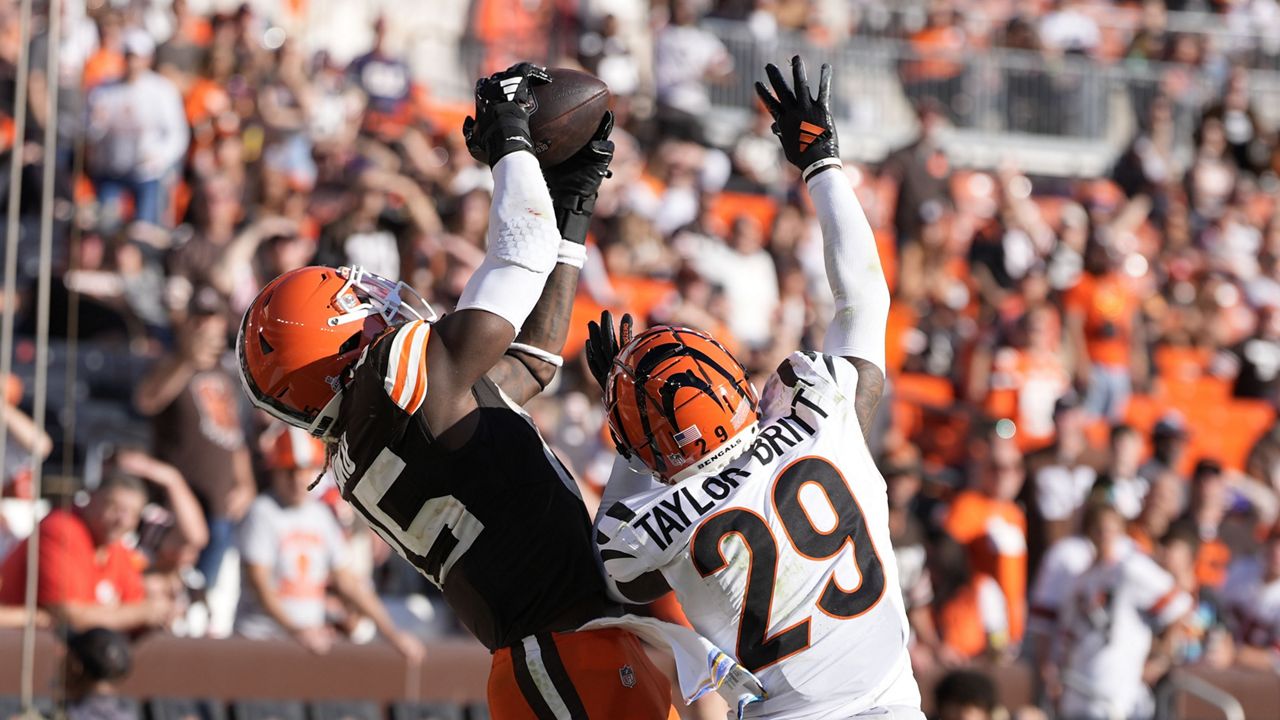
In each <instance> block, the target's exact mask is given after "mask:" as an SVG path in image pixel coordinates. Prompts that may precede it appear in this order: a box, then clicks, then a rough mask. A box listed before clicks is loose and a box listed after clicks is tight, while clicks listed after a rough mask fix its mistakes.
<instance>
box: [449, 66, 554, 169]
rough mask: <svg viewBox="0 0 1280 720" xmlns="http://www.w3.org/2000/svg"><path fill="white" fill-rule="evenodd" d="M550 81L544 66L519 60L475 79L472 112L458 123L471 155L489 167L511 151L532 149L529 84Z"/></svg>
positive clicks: (532, 104) (532, 107) (531, 109)
mask: <svg viewBox="0 0 1280 720" xmlns="http://www.w3.org/2000/svg"><path fill="white" fill-rule="evenodd" d="M549 82H551V76H550V75H548V74H547V69H546V68H544V67H540V66H538V65H534V64H532V63H527V62H522V63H519V64H516V65H512V66H511V67H509V68H507V69H506V70H503V71H502V72H498V73H494V74H492V75H490V76H489V77H487V78H481V79H480V80H477V81H476V116H475V117H474V118H472V117H470V116H468V117H467V119H466V120H465V121H463V123H462V136H463V137H465V138H466V139H467V150H468V151H469V152H470V153H471V157H473V158H475V159H476V160H479V161H480V162H482V163H488V165H489V167H493V166H494V165H496V164H497V163H498V161H499V160H501V159H502V158H504V157H506V156H507V155H510V154H511V153H513V152H519V151H521V150H529V151H531V152H532V150H533V140H532V138H531V137H530V135H529V114H530V113H532V112H533V110H534V99H533V88H535V87H537V86H539V85H546V84H547V83H549Z"/></svg>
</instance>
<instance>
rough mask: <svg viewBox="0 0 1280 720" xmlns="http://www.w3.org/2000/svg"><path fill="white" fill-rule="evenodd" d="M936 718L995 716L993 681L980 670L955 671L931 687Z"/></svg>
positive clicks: (987, 718) (982, 719)
mask: <svg viewBox="0 0 1280 720" xmlns="http://www.w3.org/2000/svg"><path fill="white" fill-rule="evenodd" d="M933 705H934V709H935V713H936V717H937V720H992V719H993V718H995V717H996V715H995V713H996V684H995V683H994V682H992V681H991V678H990V677H988V676H986V675H985V674H983V673H980V672H976V671H973V670H956V671H953V672H950V673H947V674H946V675H944V676H943V678H942V679H941V680H939V681H938V684H937V685H935V686H934V688H933Z"/></svg>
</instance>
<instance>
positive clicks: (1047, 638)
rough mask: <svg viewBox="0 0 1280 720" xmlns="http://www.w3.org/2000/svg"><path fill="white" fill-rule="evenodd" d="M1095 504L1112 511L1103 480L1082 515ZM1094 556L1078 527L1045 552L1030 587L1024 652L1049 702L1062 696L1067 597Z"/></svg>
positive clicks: (1125, 543)
mask: <svg viewBox="0 0 1280 720" xmlns="http://www.w3.org/2000/svg"><path fill="white" fill-rule="evenodd" d="M1099 504H1101V505H1106V506H1107V507H1108V508H1109V509H1110V511H1112V512H1114V509H1113V508H1110V506H1111V498H1110V492H1109V488H1108V487H1107V485H1106V484H1105V483H1098V484H1096V485H1095V486H1094V487H1093V488H1092V489H1091V490H1090V492H1089V495H1088V497H1087V499H1086V504H1085V506H1084V512H1083V515H1082V519H1083V518H1085V517H1089V516H1090V515H1092V514H1096V512H1097V511H1096V510H1094V506H1095V505H1099ZM1118 544H1119V546H1120V548H1121V550H1127V549H1128V548H1129V546H1130V545H1131V542H1130V541H1129V540H1128V538H1121V539H1120V540H1119V541H1118ZM1096 556H1097V548H1096V547H1095V546H1094V545H1093V543H1092V542H1091V541H1090V540H1089V538H1088V537H1086V536H1085V535H1083V534H1082V533H1080V532H1079V531H1077V532H1076V533H1075V534H1072V535H1069V536H1067V537H1064V538H1062V539H1061V540H1058V541H1056V542H1055V543H1053V545H1051V546H1050V547H1049V548H1048V550H1047V551H1046V552H1045V554H1044V557H1043V559H1042V560H1041V562H1040V565H1039V569H1038V570H1037V571H1036V577H1035V583H1034V584H1033V585H1032V587H1031V595H1030V598H1029V604H1030V608H1031V610H1030V619H1029V620H1028V622H1027V635H1028V638H1029V640H1030V642H1029V643H1028V644H1029V648H1028V649H1029V653H1028V655H1029V656H1030V659H1031V662H1032V664H1033V665H1034V669H1035V673H1036V680H1037V683H1038V689H1039V694H1041V695H1043V696H1044V698H1045V699H1046V700H1049V701H1050V702H1051V703H1056V702H1057V701H1058V700H1059V699H1060V698H1061V696H1062V687H1063V684H1062V674H1061V668H1060V666H1059V663H1060V661H1061V657H1062V652H1063V650H1062V641H1063V638H1062V634H1061V633H1060V632H1059V627H1060V625H1061V622H1062V619H1063V613H1064V611H1065V607H1066V603H1067V599H1068V596H1069V595H1070V593H1071V589H1072V587H1073V586H1074V585H1075V583H1076V580H1077V579H1078V578H1079V577H1080V576H1081V575H1082V574H1084V572H1085V570H1087V569H1088V568H1089V566H1090V565H1092V564H1093V562H1094V559H1095V558H1096Z"/></svg>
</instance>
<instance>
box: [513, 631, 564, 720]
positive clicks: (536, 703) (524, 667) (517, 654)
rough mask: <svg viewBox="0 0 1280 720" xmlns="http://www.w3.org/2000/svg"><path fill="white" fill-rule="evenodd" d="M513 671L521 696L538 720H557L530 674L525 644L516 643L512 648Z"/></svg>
mask: <svg viewBox="0 0 1280 720" xmlns="http://www.w3.org/2000/svg"><path fill="white" fill-rule="evenodd" d="M511 670H512V672H514V673H515V676H516V686H518V687H519V688H520V694H521V695H523V696H524V701H525V702H526V703H528V704H529V709H530V710H532V711H533V714H534V715H536V716H537V717H538V720H556V714H555V713H554V712H552V711H551V706H550V705H548V704H547V701H546V699H545V698H543V697H542V693H540V692H538V686H537V684H535V683H534V682H533V674H532V673H530V672H529V658H528V657H526V656H525V653H524V643H523V642H516V643H514V644H513V645H512V646H511Z"/></svg>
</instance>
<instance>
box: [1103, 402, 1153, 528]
mask: <svg viewBox="0 0 1280 720" xmlns="http://www.w3.org/2000/svg"><path fill="white" fill-rule="evenodd" d="M1142 452H1143V450H1142V436H1141V435H1139V434H1138V431H1137V429H1136V428H1134V427H1133V426H1132V425H1123V424H1121V425H1115V426H1113V427H1112V428H1111V461H1110V462H1109V463H1108V465H1107V481H1108V482H1109V483H1110V486H1111V497H1112V500H1113V501H1114V503H1115V507H1116V510H1118V511H1120V514H1121V515H1123V516H1124V517H1125V519H1126V520H1132V519H1134V518H1135V517H1137V516H1138V513H1139V512H1141V511H1142V500H1143V498H1145V497H1146V496H1147V488H1148V486H1149V485H1150V483H1149V481H1148V480H1147V479H1146V478H1144V477H1143V476H1142V475H1140V474H1139V472H1138V467H1139V465H1140V464H1141V462H1142Z"/></svg>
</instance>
